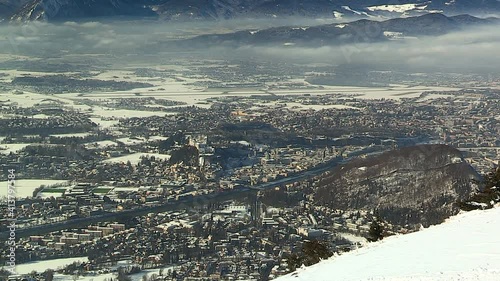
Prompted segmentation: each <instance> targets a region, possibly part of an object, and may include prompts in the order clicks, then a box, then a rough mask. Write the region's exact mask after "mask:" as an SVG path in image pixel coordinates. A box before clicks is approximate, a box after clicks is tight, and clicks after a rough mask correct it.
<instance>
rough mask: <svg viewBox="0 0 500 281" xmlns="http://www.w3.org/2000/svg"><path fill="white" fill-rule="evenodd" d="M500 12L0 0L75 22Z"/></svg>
mask: <svg viewBox="0 0 500 281" xmlns="http://www.w3.org/2000/svg"><path fill="white" fill-rule="evenodd" d="M429 12H443V13H446V14H448V15H456V14H462V13H473V14H478V15H484V16H486V15H493V14H495V13H497V14H498V13H499V12H500V2H499V1H497V0H478V1H472V0H438V1H425V0H406V1H405V0H402V1H392V0H376V1H372V0H204V1H199V0H98V1H96V0H0V17H1V18H3V19H4V20H6V19H10V20H12V21H18V22H19V21H21V22H23V21H32V20H47V21H68V20H69V21H74V20H82V19H88V18H92V19H94V20H95V19H105V18H108V17H116V16H129V17H150V18H155V17H156V18H160V19H164V20H202V19H204V20H206V19H228V18H249V17H252V18H260V17H268V18H274V17H287V16H300V17H364V18H370V17H386V18H394V17H408V16H415V15H421V14H425V13H429Z"/></svg>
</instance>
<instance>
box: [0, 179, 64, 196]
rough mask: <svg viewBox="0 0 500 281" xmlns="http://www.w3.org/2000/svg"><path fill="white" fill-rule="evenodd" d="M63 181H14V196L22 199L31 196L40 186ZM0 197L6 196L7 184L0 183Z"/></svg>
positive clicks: (62, 181) (4, 182)
mask: <svg viewBox="0 0 500 281" xmlns="http://www.w3.org/2000/svg"><path fill="white" fill-rule="evenodd" d="M64 182H66V181H64V180H38V179H37V180H16V181H15V190H16V196H17V197H19V198H24V197H28V196H33V190H35V189H36V188H37V187H39V186H41V185H52V184H56V183H64ZM0 186H1V188H0V197H3V196H7V182H6V181H2V182H0Z"/></svg>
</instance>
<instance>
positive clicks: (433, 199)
mask: <svg viewBox="0 0 500 281" xmlns="http://www.w3.org/2000/svg"><path fill="white" fill-rule="evenodd" d="M479 180H480V176H479V175H478V174H477V173H476V172H475V171H474V169H473V168H472V167H471V166H470V165H469V164H467V163H466V162H465V161H464V159H463V158H462V155H461V153H460V151H458V150H456V149H454V148H452V147H449V146H445V145H422V146H415V147H408V148H403V149H399V150H395V151H390V152H386V153H383V154H381V155H378V156H374V157H369V158H366V159H359V160H355V161H352V162H350V163H348V164H346V165H342V166H339V167H336V168H335V169H334V170H332V171H330V172H329V173H328V174H327V175H326V176H324V177H323V178H321V180H320V181H319V183H318V186H317V188H316V190H315V194H314V200H315V201H316V203H318V204H320V205H324V206H328V207H331V208H335V209H342V210H368V211H371V210H377V211H378V212H379V214H380V216H381V217H382V218H383V219H385V220H387V221H389V222H391V223H393V224H398V225H406V224H420V223H421V224H423V225H430V224H436V223H440V222H442V221H443V220H444V219H445V218H447V217H449V216H451V215H454V214H456V213H457V212H458V211H459V210H458V207H457V204H456V202H457V201H460V200H464V199H467V198H469V197H470V195H471V194H472V193H473V192H474V190H475V189H476V188H477V186H476V184H475V182H477V181H479Z"/></svg>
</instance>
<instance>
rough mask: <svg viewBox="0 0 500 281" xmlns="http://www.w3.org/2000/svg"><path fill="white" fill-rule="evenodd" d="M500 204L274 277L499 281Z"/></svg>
mask: <svg viewBox="0 0 500 281" xmlns="http://www.w3.org/2000/svg"><path fill="white" fill-rule="evenodd" d="M499 232H500V207H497V208H495V209H491V210H486V211H473V212H469V213H464V214H460V215H458V216H456V217H453V218H451V219H449V220H448V221H446V222H445V223H443V224H441V225H437V226H432V227H430V228H427V229H424V230H422V231H419V232H416V233H411V234H407V235H398V236H392V237H388V238H386V239H384V240H383V241H381V242H378V243H371V244H369V245H368V246H367V247H365V248H361V249H358V250H355V251H353V252H350V253H347V254H344V255H341V256H337V257H334V258H331V259H329V260H326V261H323V262H320V263H319V264H316V265H313V266H311V267H307V268H302V269H299V271H298V272H295V273H292V274H289V275H286V276H284V277H281V278H278V279H276V280H279V281H292V280H293V281H302V280H314V281H321V280H342V281H365V280H370V281H382V280H383V281H396V280H397V281H414V280H419V281H424V280H425V281H431V280H432V281H449V280H454V281H476V280H477V281H479V280H480V281H494V280H495V281H498V280H500V279H499V276H500V236H499V235H498V233H499Z"/></svg>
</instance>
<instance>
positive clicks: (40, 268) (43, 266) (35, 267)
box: [16, 257, 88, 274]
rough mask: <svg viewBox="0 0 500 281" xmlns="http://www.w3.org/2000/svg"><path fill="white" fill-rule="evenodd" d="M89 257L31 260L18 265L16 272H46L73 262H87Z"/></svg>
mask: <svg viewBox="0 0 500 281" xmlns="http://www.w3.org/2000/svg"><path fill="white" fill-rule="evenodd" d="M86 261H88V258H86V257H79V258H67V259H55V260H46V261H36V262H29V263H24V264H18V265H16V273H17V274H29V273H30V272H32V271H37V272H44V271H45V270H47V269H53V270H56V269H59V268H62V267H64V266H66V265H69V264H72V263H74V262H86Z"/></svg>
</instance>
